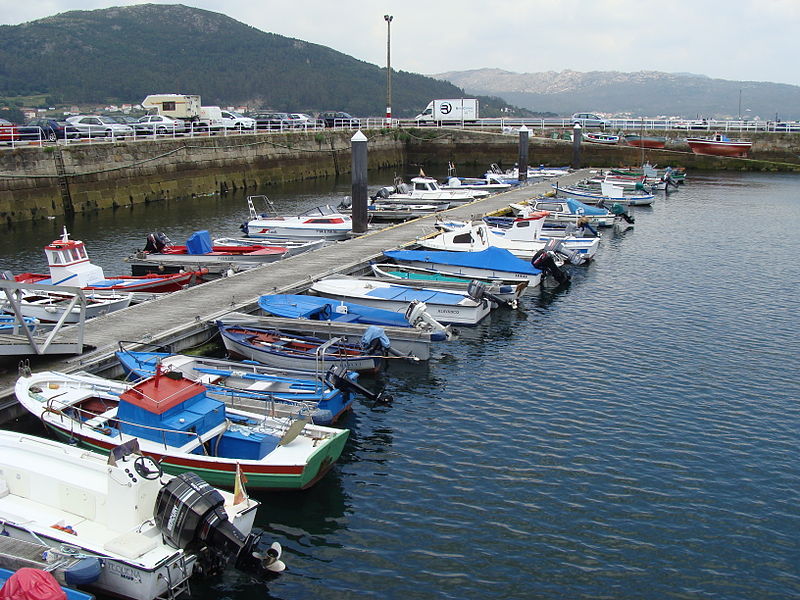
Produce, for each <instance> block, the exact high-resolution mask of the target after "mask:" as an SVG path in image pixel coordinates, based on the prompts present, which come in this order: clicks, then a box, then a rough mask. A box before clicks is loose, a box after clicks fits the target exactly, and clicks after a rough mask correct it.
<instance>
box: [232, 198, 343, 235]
mask: <svg viewBox="0 0 800 600" xmlns="http://www.w3.org/2000/svg"><path fill="white" fill-rule="evenodd" d="M256 198H260V199H262V200H263V201H264V202H265V204H266V207H267V212H265V213H259V212H258V211H257V210H256V209H255V206H254V205H253V200H254V199H256ZM247 206H248V209H249V211H250V218H249V219H248V220H247V221H246V222H244V223H243V224H242V225H241V227H240V228H241V230H242V231H243V232H244V233H245V235H246V236H248V237H252V238H264V239H271V240H329V241H336V240H346V239H347V238H348V237H350V233H351V231H352V229H353V221H352V220H351V218H350V216H349V215H345V214H342V213H340V212H339V211H338V210H337V209H335V208H333V207H332V206H329V205H324V206H317V207H314V208H311V209H309V210H307V211H305V212H302V213H300V214H299V215H296V216H279V215H278V213H277V211H276V210H275V206H274V205H273V204H272V201H271V200H270V199H269V198H267V197H266V196H248V197H247Z"/></svg>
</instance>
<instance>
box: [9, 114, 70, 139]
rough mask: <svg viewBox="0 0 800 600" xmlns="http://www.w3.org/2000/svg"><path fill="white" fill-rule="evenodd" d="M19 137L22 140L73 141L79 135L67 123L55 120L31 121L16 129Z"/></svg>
mask: <svg viewBox="0 0 800 600" xmlns="http://www.w3.org/2000/svg"><path fill="white" fill-rule="evenodd" d="M17 131H18V132H19V137H20V138H21V139H23V140H37V141H39V140H47V141H49V142H55V141H56V140H64V139H75V138H78V137H80V133H78V130H77V129H75V128H74V127H73V126H72V125H70V124H69V123H66V122H65V121H57V120H56V119H47V118H43V119H32V120H31V121H28V122H27V123H26V124H25V125H20V126H19V127H17Z"/></svg>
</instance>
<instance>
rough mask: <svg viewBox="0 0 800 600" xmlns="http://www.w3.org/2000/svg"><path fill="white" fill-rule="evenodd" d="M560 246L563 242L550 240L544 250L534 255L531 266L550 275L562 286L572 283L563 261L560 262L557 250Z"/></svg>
mask: <svg viewBox="0 0 800 600" xmlns="http://www.w3.org/2000/svg"><path fill="white" fill-rule="evenodd" d="M560 245H561V240H557V239H555V238H552V239H550V240H549V241H548V242H547V244H545V246H544V248H542V249H541V250H539V251H537V252H536V253H535V254H534V255H533V258H532V259H531V264H532V265H533V266H534V267H536V268H537V269H539V270H540V271H541V272H542V273H544V274H545V275H550V276H551V277H552V278H553V279H555V280H556V281H557V282H558V284H559V285H562V284H564V283H568V282H569V281H570V274H569V272H567V270H566V269H564V268H563V261H561V260H559V258H560V257H559V252H557V248H558V246H560ZM559 263H561V264H559Z"/></svg>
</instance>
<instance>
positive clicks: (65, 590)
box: [0, 546, 94, 600]
mask: <svg viewBox="0 0 800 600" xmlns="http://www.w3.org/2000/svg"><path fill="white" fill-rule="evenodd" d="M42 547H44V548H46V546H42ZM45 552H46V550H45ZM42 563H43V564H42V565H41V568H34V567H22V568H19V569H17V570H16V571H11V570H10V569H2V568H0V598H14V599H16V598H19V599H20V600H27V599H28V598H30V599H31V600H34V598H42V599H45V598H46V599H48V600H50V599H53V600H61V599H63V598H66V600H94V596H93V595H92V594H87V593H86V592H81V591H78V590H75V589H72V588H70V587H67V586H64V585H61V584H60V583H59V581H58V580H57V579H56V577H55V576H54V575H53V574H52V572H51V571H46V570H45V568H48V567H50V565H48V564H47V563H44V561H42ZM31 590H35V591H36V593H38V594H39V595H38V596H31V595H30V592H31Z"/></svg>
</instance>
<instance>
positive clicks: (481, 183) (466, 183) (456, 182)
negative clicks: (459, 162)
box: [441, 176, 513, 194]
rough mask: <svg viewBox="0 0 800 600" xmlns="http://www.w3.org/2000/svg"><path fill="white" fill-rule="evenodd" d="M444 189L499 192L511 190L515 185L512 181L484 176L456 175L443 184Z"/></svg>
mask: <svg viewBox="0 0 800 600" xmlns="http://www.w3.org/2000/svg"><path fill="white" fill-rule="evenodd" d="M441 187H442V189H443V190H459V189H463V190H476V191H484V192H489V193H490V194H494V193H497V192H505V191H506V190H510V189H511V188H512V187H513V186H512V185H511V184H510V183H501V182H499V181H493V180H491V179H486V178H482V177H455V176H450V177H448V178H447V181H445V182H444V183H443V184H442V186H441Z"/></svg>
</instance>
